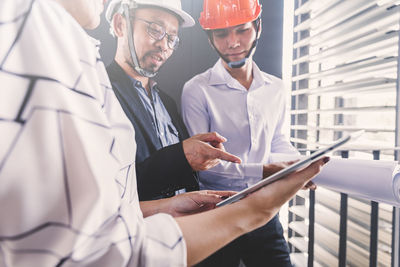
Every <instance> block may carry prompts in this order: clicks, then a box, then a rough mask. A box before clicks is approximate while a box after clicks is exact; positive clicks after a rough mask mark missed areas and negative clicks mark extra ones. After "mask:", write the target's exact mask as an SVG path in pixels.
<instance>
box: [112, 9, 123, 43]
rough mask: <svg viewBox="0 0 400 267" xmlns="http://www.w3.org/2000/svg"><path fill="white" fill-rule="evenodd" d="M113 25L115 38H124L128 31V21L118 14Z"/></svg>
mask: <svg viewBox="0 0 400 267" xmlns="http://www.w3.org/2000/svg"><path fill="white" fill-rule="evenodd" d="M112 23H113V29H114V34H115V36H116V37H118V38H120V37H123V36H124V33H125V31H126V19H125V18H124V17H123V16H122V15H121V14H120V13H116V14H115V15H114V18H113V20H112Z"/></svg>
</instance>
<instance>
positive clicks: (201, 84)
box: [183, 68, 212, 94]
mask: <svg viewBox="0 0 400 267" xmlns="http://www.w3.org/2000/svg"><path fill="white" fill-rule="evenodd" d="M211 70H212V69H211V68H210V69H208V70H206V71H205V72H203V73H200V74H197V75H196V76H194V77H193V78H191V79H190V80H189V81H187V82H186V83H185V85H184V86H183V94H188V93H189V94H191V93H194V92H199V91H201V90H204V89H205V88H207V86H208V84H209V80H210V76H211Z"/></svg>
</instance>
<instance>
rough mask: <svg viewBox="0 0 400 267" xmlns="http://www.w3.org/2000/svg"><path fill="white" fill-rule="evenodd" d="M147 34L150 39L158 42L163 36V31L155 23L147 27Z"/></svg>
mask: <svg viewBox="0 0 400 267" xmlns="http://www.w3.org/2000/svg"><path fill="white" fill-rule="evenodd" d="M147 32H148V33H149V34H150V36H151V37H152V38H154V39H156V40H158V41H160V40H161V39H162V38H164V36H165V30H164V29H163V27H161V26H160V25H158V24H157V23H150V24H149V27H148V28H147Z"/></svg>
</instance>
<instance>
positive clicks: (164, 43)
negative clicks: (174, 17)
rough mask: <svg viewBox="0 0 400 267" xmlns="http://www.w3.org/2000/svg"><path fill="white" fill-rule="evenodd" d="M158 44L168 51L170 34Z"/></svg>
mask: <svg viewBox="0 0 400 267" xmlns="http://www.w3.org/2000/svg"><path fill="white" fill-rule="evenodd" d="M156 45H157V46H158V47H159V48H160V49H161V50H162V51H163V52H165V51H167V50H168V49H169V47H168V36H167V35H165V36H164V38H162V39H161V40H159V41H157V43H156Z"/></svg>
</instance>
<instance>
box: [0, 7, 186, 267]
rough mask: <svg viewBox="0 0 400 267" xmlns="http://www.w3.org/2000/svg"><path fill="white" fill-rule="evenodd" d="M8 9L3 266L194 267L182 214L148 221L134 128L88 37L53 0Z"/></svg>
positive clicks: (2, 113) (0, 211) (0, 26)
mask: <svg viewBox="0 0 400 267" xmlns="http://www.w3.org/2000/svg"><path fill="white" fill-rule="evenodd" d="M0 10H8V11H7V12H0V22H2V23H0V39H1V40H5V41H6V42H4V43H3V44H4V45H2V46H0V62H1V64H2V65H1V68H0V84H7V86H2V87H0V132H1V133H2V136H1V137H2V138H1V142H0V203H1V205H0V216H1V220H0V265H1V266H16V267H19V266H43V267H50V266H61V265H62V266H97V267H105V266H115V267H120V266H121V267H122V266H129V267H136V266H185V264H186V247H185V243H184V240H183V238H182V233H181V231H180V229H179V227H178V225H177V223H176V222H175V221H174V219H173V218H172V217H171V216H169V215H165V214H160V215H157V216H154V217H152V218H149V219H146V220H144V219H143V216H142V213H141V211H140V208H139V202H138V197H137V192H136V176H135V168H134V165H133V163H134V151H135V150H134V149H135V145H134V142H130V143H126V142H124V141H125V140H133V138H132V134H134V132H133V130H132V128H131V126H130V124H129V121H128V120H127V119H126V117H124V116H123V111H122V109H121V108H120V106H119V105H117V103H118V101H117V100H116V99H115V96H114V94H113V93H112V90H111V88H110V86H109V82H108V78H107V76H105V70H104V66H102V63H101V61H100V59H99V58H96V56H95V55H94V54H95V52H94V50H95V48H94V46H93V45H91V43H90V41H89V39H88V36H87V35H86V34H85V32H84V31H83V30H82V29H81V28H80V27H79V25H78V24H77V23H76V22H75V21H73V20H72V17H70V16H69V15H68V14H66V13H65V10H64V9H63V8H61V7H60V6H59V4H57V3H55V2H54V3H53V1H42V0H35V1H24V0H3V1H0ZM6 13H7V14H6ZM44 21H45V22H46V24H43V22H44ZM3 22H4V23H3ZM61 28H62V29H63V31H60V29H61ZM38 36H40V38H38ZM60 40H62V42H60ZM100 65H101V67H102V68H103V73H104V76H102V75H101V73H100V72H99V69H98V67H99V66H100Z"/></svg>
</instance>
